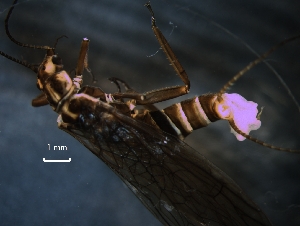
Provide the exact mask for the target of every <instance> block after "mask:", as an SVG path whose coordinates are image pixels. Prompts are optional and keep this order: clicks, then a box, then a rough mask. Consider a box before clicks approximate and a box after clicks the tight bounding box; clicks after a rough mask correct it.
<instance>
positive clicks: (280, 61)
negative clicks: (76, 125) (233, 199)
mask: <svg viewBox="0 0 300 226" xmlns="http://www.w3.org/2000/svg"><path fill="white" fill-rule="evenodd" d="M145 1H146V0H135V1H120V0H100V1H99V0H98V1H95V0H86V1H78V0H73V1H69V0H66V1H58V0H52V1H37V0H32V1H24V0H21V1H20V2H19V5H18V6H17V7H15V10H14V12H13V15H12V17H11V19H10V26H9V28H10V31H11V33H12V35H13V36H14V37H15V38H16V39H17V40H18V41H21V42H23V43H27V44H35V45H50V46H52V45H53V44H54V43H55V40H56V38H58V37H59V36H61V35H66V36H68V39H66V38H65V39H61V40H60V41H59V42H58V45H57V48H56V51H57V53H58V54H59V55H60V56H61V57H62V59H63V62H64V66H65V69H66V70H68V71H71V70H72V69H74V68H75V67H76V62H77V57H78V53H79V48H80V43H81V40H82V38H83V37H88V38H89V39H90V40H91V42H90V50H89V66H90V68H91V69H92V71H93V73H94V75H95V76H96V78H97V80H98V83H97V84H96V85H97V86H99V87H101V88H102V89H104V91H106V92H107V93H109V92H115V91H116V87H115V85H113V84H111V83H110V82H109V81H108V80H107V78H109V77H112V76H114V77H118V78H121V79H123V80H125V81H127V82H128V83H129V84H130V85H131V86H132V88H134V89H135V90H137V91H139V92H145V91H149V90H152V89H157V88H162V87H166V86H172V85H180V84H182V82H181V80H180V79H179V78H178V76H176V75H175V72H174V71H173V70H172V68H171V67H170V66H169V63H168V61H167V60H166V59H165V58H166V57H165V55H164V54H163V53H162V51H158V52H157V50H158V49H159V45H158V43H157V41H156V39H155V37H154V35H153V33H152V30H151V27H150V15H149V12H148V11H147V9H146V8H145V7H143V5H144V3H145ZM10 4H11V1H10V0H9V1H8V0H2V1H1V2H0V21H3V22H4V20H5V16H6V14H7V12H8V8H9V7H10ZM151 4H152V7H153V9H154V12H155V14H156V19H157V25H158V27H159V28H160V29H161V30H162V32H163V33H164V34H165V36H166V38H167V39H168V40H169V43H170V45H171V46H172V48H173V50H174V52H175V53H176V55H177V57H178V59H179V60H180V62H181V63H182V65H183V66H184V67H185V69H186V71H187V73H188V75H189V78H190V81H191V91H190V93H189V94H188V95H186V96H184V97H180V98H177V99H175V100H170V101H166V102H163V103H160V104H158V105H157V106H159V107H160V108H164V107H167V106H169V105H171V104H173V103H176V102H179V101H181V100H184V99H187V98H190V97H193V96H196V95H201V94H204V93H207V92H218V91H219V89H220V88H221V87H222V86H223V85H224V84H225V83H226V82H227V81H228V80H229V79H230V78H231V77H232V76H233V75H235V74H236V73H237V72H238V71H239V70H241V69H242V68H243V67H245V66H246V65H247V64H248V63H249V62H250V61H252V60H254V59H255V58H256V57H255V55H254V54H253V53H251V52H250V51H249V49H247V48H246V46H245V45H244V44H243V43H242V41H244V42H246V43H248V44H249V45H250V46H251V47H252V48H253V49H254V50H256V51H257V52H258V53H263V52H265V51H266V50H268V49H269V48H270V47H271V46H273V45H275V44H276V43H278V42H280V41H282V40H284V39H285V38H288V37H291V36H293V35H295V34H299V26H300V15H299V7H300V2H299V1H295V0H287V1H279V0H276V1H274V0H273V1H271V0H265V1H258V0H252V1H249V0H246V1H233V0H229V1H226V2H224V1H220V0H210V1H199V0H181V1H179V0H176V1H169V0H152V1H151ZM2 24H3V26H1V27H0V37H1V38H0V39H1V41H0V49H1V50H2V51H4V52H6V53H8V54H10V55H12V56H14V57H17V58H19V59H23V60H26V61H27V62H29V63H34V64H39V63H41V61H42V59H43V57H44V54H45V52H44V51H42V50H33V49H25V48H21V47H19V46H17V45H15V44H14V43H12V42H11V41H10V40H9V39H8V38H7V36H6V34H5V29H4V23H2ZM221 27H223V28H226V29H227V30H228V31H230V32H231V33H232V34H231V35H230V34H228V32H225V31H224V29H222V28H221ZM237 38H238V39H237ZM241 40H242V41H241ZM156 52H157V53H156ZM148 56H151V57H148ZM299 61H300V41H295V42H293V43H290V44H288V45H286V46H284V47H282V48H281V49H279V50H277V51H276V52H275V53H274V54H272V55H271V56H270V57H269V58H268V62H269V63H270V64H271V65H273V66H274V68H275V69H276V71H277V72H278V73H279V74H280V75H281V76H282V78H283V79H284V80H285V81H286V83H287V85H288V86H289V88H290V89H291V91H292V93H293V94H294V95H295V97H296V99H297V100H298V101H299V100H300V90H299V82H300V80H299V73H300V64H299ZM0 69H1V70H0V219H1V221H0V225H54V224H55V225H120V226H125V225H131V226H137V225H149V226H150V225H152V226H156V225H161V224H160V222H158V221H157V220H156V219H155V218H154V217H153V216H152V215H151V214H150V213H149V212H148V210H147V209H146V208H145V207H143V205H142V204H141V203H140V202H139V200H138V199H137V198H136V197H135V196H134V194H133V193H132V192H131V191H130V190H129V189H128V188H127V187H126V186H125V185H124V184H123V182H121V180H120V179H119V178H118V177H117V176H116V175H115V174H114V173H113V172H112V171H110V170H109V169H108V167H107V166H106V165H105V164H104V163H102V162H101V161H100V160H99V159H98V158H96V157H95V156H94V155H93V154H92V153H91V152H90V151H88V150H87V149H86V148H85V147H83V146H82V145H81V144H80V143H79V142H78V141H76V140H75V139H74V138H73V137H71V136H69V135H68V134H66V133H64V132H63V131H61V130H59V129H58V128H57V123H56V119H57V114H56V113H55V112H53V111H52V110H51V108H50V107H49V106H45V107H41V108H33V107H32V106H31V100H32V99H33V98H35V97H36V96H37V95H38V94H39V90H37V88H36V75H35V74H34V73H33V72H32V71H30V70H29V69H27V68H25V67H23V66H20V65H18V64H16V63H14V62H11V61H9V60H7V59H6V58H3V57H0ZM84 81H85V84H91V82H92V79H91V77H90V76H89V75H88V74H86V76H84ZM230 92H232V93H239V94H241V95H243V96H244V97H245V98H246V99H247V100H252V101H255V102H257V103H258V104H259V106H265V108H264V111H263V114H262V116H261V120H262V127H261V129H260V130H259V131H254V132H253V133H252V135H253V136H255V137H257V138H259V139H261V140H264V141H266V142H269V143H272V144H274V145H278V146H283V147H290V148H298V149H300V141H299V135H300V132H299V126H300V119H299V115H300V112H299V109H298V108H297V107H296V105H295V104H294V103H293V101H292V100H291V98H290V96H289V95H288V94H287V92H286V90H285V89H284V87H283V85H282V84H281V83H280V82H279V81H278V79H277V78H276V76H275V75H274V73H272V72H271V71H270V70H269V69H268V68H267V67H266V66H265V65H264V64H260V65H258V66H256V67H255V68H254V69H252V70H251V71H250V72H248V73H247V74H246V75H245V76H244V77H243V78H242V79H240V80H239V81H238V82H237V83H236V84H235V86H234V87H233V88H232V89H231V90H230ZM186 142H187V143H188V144H189V145H190V146H192V147H193V148H194V149H196V150H197V151H199V152H200V153H202V154H203V155H204V156H205V157H207V158H208V159H209V160H210V161H212V162H213V163H214V164H215V165H216V166H218V167H219V168H220V169H222V170H223V171H224V172H226V173H227V174H228V175H229V176H230V177H232V178H233V179H234V180H235V181H236V183H237V184H238V185H240V187H241V188H242V189H243V190H245V191H246V193H247V194H248V195H249V196H250V197H251V198H252V199H253V200H254V201H255V202H256V203H257V205H258V206H260V207H261V208H262V209H263V211H264V212H265V213H266V215H267V216H268V217H269V218H270V220H271V221H272V223H273V224H274V225H291V226H293V225H299V224H300V195H299V190H300V182H299V178H300V167H299V163H300V155H299V154H290V153H283V152H279V151H275V150H270V149H268V148H265V147H262V146H260V145H258V144H255V143H253V142H251V141H247V140H246V141H243V142H239V141H237V140H236V139H235V137H234V136H233V135H232V134H230V132H229V127H228V124H227V122H222V121H220V122H216V123H214V124H211V125H210V126H209V127H207V128H204V129H201V130H199V131H195V132H194V133H193V134H192V135H191V136H190V137H188V138H187V139H186ZM48 144H51V146H52V147H53V146H54V145H64V146H67V147H68V150H67V151H53V149H51V150H48ZM43 158H46V159H67V158H72V161H71V162H70V163H44V162H43V161H42V159H43Z"/></svg>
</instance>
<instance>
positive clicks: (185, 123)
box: [136, 94, 220, 139]
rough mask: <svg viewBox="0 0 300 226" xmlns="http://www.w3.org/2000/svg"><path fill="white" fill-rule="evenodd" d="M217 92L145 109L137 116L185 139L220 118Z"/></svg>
mask: <svg viewBox="0 0 300 226" xmlns="http://www.w3.org/2000/svg"><path fill="white" fill-rule="evenodd" d="M216 98H217V94H206V95H201V96H198V97H194V98H191V99H188V100H184V101H182V102H180V103H177V104H173V105H171V106H169V107H167V108H165V109H163V110H160V111H145V112H143V114H139V115H137V116H136V118H138V119H141V120H143V121H145V122H146V123H148V124H152V125H154V126H156V127H158V128H160V129H161V130H163V131H165V132H167V133H170V134H173V135H175V136H178V137H179V138H181V139H183V138H185V137H186V136H187V135H189V134H190V133H191V132H192V131H193V130H195V129H199V128H201V127H205V126H207V125H208V124H209V123H211V122H214V121H217V120H219V119H220V117H218V115H217V114H216V113H215V111H214V109H213V106H214V102H215V100H216Z"/></svg>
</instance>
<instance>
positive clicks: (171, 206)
mask: <svg viewBox="0 0 300 226" xmlns="http://www.w3.org/2000/svg"><path fill="white" fill-rule="evenodd" d="M61 129H63V130H64V131H66V132H68V133H69V134H71V135H72V136H73V137H75V138H76V139H77V140H79V141H80V142H81V143H82V144H83V145H84V146H86V147H87V148H88V149H89V150H90V151H92V152H93V153H94V154H95V155H96V156H97V157H99V158H100V159H101V160H102V161H104V162H105V163H106V164H107V165H108V166H109V167H110V168H111V169H112V170H113V171H114V172H115V173H116V174H117V175H118V176H119V177H120V178H121V179H122V180H123V182H124V183H125V184H126V185H127V186H128V187H129V188H130V189H131V190H132V191H133V192H134V193H135V195H136V196H137V197H138V198H139V199H140V200H141V201H142V203H143V204H144V205H145V206H146V207H147V208H148V209H149V210H150V211H151V213H152V214H154V215H155V216H156V217H157V218H158V219H159V220H160V221H161V222H162V223H163V224H164V225H239V226H241V225H251V226H254V225H271V223H270V222H269V220H268V218H267V217H266V216H265V215H264V213H263V212H262V211H261V210H260V209H259V208H258V207H257V206H256V204H254V202H253V201H252V200H251V199H250V198H249V197H248V196H247V195H246V194H245V193H244V192H243V191H242V190H241V188H239V186H238V185H236V183H235V182H234V181H233V180H232V179H231V178H230V177H228V176H227V175H226V174H225V173H224V172H222V171H221V170H220V169H218V168H217V167H216V166H214V165H213V164H212V163H211V162H209V161H208V160H207V159H206V158H205V157H204V156H202V155H201V154H200V153H198V152H197V151H195V150H194V149H192V148H191V147H189V146H188V145H187V144H185V143H184V142H182V141H180V140H179V139H177V138H175V137H173V136H172V135H170V134H167V133H164V132H162V131H158V130H156V129H155V128H152V127H151V126H149V125H147V124H145V123H142V122H140V121H137V120H135V119H132V118H130V117H128V116H126V115H124V114H122V113H121V112H118V111H117V110H115V109H114V108H113V107H111V106H110V105H108V104H105V103H102V102H99V104H98V105H97V107H96V109H94V110H93V111H91V110H89V108H88V107H87V108H85V109H83V111H82V113H81V115H80V120H79V122H78V123H77V124H76V125H71V126H69V127H68V128H67V127H61Z"/></svg>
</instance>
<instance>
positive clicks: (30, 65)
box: [0, 50, 38, 73]
mask: <svg viewBox="0 0 300 226" xmlns="http://www.w3.org/2000/svg"><path fill="white" fill-rule="evenodd" d="M0 55H2V56H4V57H6V58H7V59H9V60H11V61H14V62H16V63H18V64H21V65H23V66H25V67H27V68H29V69H31V70H33V71H34V72H35V73H37V72H38V70H37V67H36V66H35V65H32V64H27V63H26V62H24V61H21V60H18V59H16V58H14V57H12V56H10V55H8V54H6V53H4V52H2V51H1V50H0Z"/></svg>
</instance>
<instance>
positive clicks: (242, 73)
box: [218, 35, 300, 153]
mask: <svg viewBox="0 0 300 226" xmlns="http://www.w3.org/2000/svg"><path fill="white" fill-rule="evenodd" d="M298 38H300V35H296V36H293V37H291V38H288V39H286V40H284V41H282V42H280V43H278V44H277V45H275V46H273V47H272V48H271V49H269V50H268V51H267V52H265V53H264V54H262V55H261V56H260V57H259V58H257V59H256V60H254V61H252V62H251V63H249V64H248V65H247V66H246V67H245V68H244V69H242V70H241V71H239V72H238V73H237V74H236V75H235V76H234V77H233V78H232V79H230V80H229V82H227V83H226V84H225V85H224V86H223V88H222V89H221V90H220V92H219V94H218V96H219V97H221V96H222V94H224V93H225V92H226V91H227V90H228V89H229V88H230V87H231V86H233V85H234V83H235V82H236V81H237V80H238V79H239V78H240V77H242V76H243V75H244V74H245V73H246V72H247V71H249V70H250V69H252V68H253V67H254V66H255V65H257V64H259V63H260V62H262V61H263V60H264V59H265V58H266V57H268V56H269V55H270V54H271V53H273V52H274V51H275V50H276V49H278V48H279V47H281V46H283V45H285V44H287V43H289V42H292V41H294V40H296V39H298ZM259 116H260V114H259V115H258V117H259ZM229 124H230V126H231V127H232V129H234V130H235V131H236V132H237V133H238V134H240V135H242V136H243V137H245V138H247V139H248V140H251V141H254V142H255V143H258V144H260V145H263V146H265V147H268V148H271V149H275V150H278V151H285V152H293V153H300V150H293V149H290V148H282V147H278V146H274V145H272V144H268V143H266V142H264V141H261V140H259V139H256V138H254V137H252V136H250V135H248V134H246V133H244V132H242V131H241V130H240V129H239V128H238V127H237V126H236V125H235V123H234V121H233V120H229Z"/></svg>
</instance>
